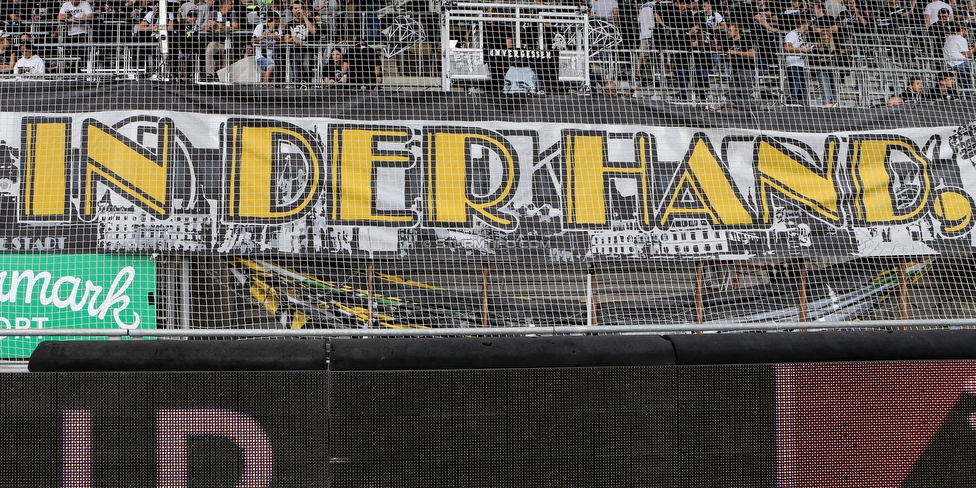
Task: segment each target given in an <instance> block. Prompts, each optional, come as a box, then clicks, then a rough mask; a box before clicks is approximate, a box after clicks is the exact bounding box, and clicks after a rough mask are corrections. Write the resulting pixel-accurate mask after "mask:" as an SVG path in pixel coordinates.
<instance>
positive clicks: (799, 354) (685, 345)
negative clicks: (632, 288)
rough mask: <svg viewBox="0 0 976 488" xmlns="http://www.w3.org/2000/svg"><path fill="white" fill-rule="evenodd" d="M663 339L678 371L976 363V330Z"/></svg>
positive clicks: (713, 336) (834, 332)
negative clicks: (799, 365)
mask: <svg viewBox="0 0 976 488" xmlns="http://www.w3.org/2000/svg"><path fill="white" fill-rule="evenodd" d="M811 325H812V324H811ZM667 338H668V339H669V340H670V341H671V342H672V343H673V344H674V351H675V360H676V361H677V364H678V365H701V364H760V363H807V362H832V361H889V360H890V361H896V360H898V361H915V360H942V359H976V330H915V331H907V330H898V331H843V332H841V331H830V332H804V333H766V334H687V335H671V336H667Z"/></svg>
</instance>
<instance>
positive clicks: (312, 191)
mask: <svg viewBox="0 0 976 488" xmlns="http://www.w3.org/2000/svg"><path fill="white" fill-rule="evenodd" d="M223 138H224V146H225V154H226V156H225V157H226V159H225V161H224V164H225V166H226V168H225V171H224V174H225V175H227V176H226V180H225V187H224V195H225V199H224V201H225V202H226V203H225V205H226V209H225V214H224V217H225V218H226V219H228V220H230V221H234V222H249V223H264V224H274V223H283V222H285V221H290V220H293V219H295V218H297V217H299V216H300V215H302V214H303V212H305V210H306V209H307V208H308V207H309V205H310V204H311V203H313V202H314V201H315V199H316V198H317V197H318V195H319V192H320V191H321V190H322V181H323V178H324V173H325V172H324V171H323V169H322V156H321V154H320V153H321V151H320V150H319V148H318V144H317V143H316V138H315V136H314V135H313V134H311V133H309V132H307V131H305V130H304V129H302V128H300V127H297V126H294V125H291V124H286V123H283V122H278V121H273V120H255V119H231V120H228V121H227V124H226V125H225V126H224V134H223Z"/></svg>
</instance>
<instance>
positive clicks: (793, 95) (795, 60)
mask: <svg viewBox="0 0 976 488" xmlns="http://www.w3.org/2000/svg"><path fill="white" fill-rule="evenodd" d="M795 24H796V27H795V28H794V29H793V30H791V31H790V32H789V33H788V34H786V38H785V39H784V40H783V52H784V53H786V57H785V60H784V61H785V64H786V71H787V75H788V78H789V82H790V95H789V97H788V98H787V103H791V104H799V105H806V102H807V74H806V65H807V63H806V57H805V55H806V54H810V53H811V52H813V49H814V47H815V46H814V45H810V44H807V43H806V42H804V40H803V35H804V34H805V33H806V32H807V29H808V28H809V27H810V22H809V21H807V20H805V19H799V18H798V19H795Z"/></svg>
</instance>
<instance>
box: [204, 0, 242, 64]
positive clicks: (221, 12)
mask: <svg viewBox="0 0 976 488" xmlns="http://www.w3.org/2000/svg"><path fill="white" fill-rule="evenodd" d="M235 5H241V4H237V3H235V2H234V0H223V1H222V2H221V3H220V6H219V7H217V8H215V9H214V14H213V15H212V16H211V17H212V18H211V21H212V24H211V26H212V27H211V29H212V31H213V33H214V36H212V37H211V39H210V40H209V42H208V43H207V48H206V51H205V53H204V59H205V63H204V69H205V72H204V80H206V81H216V80H217V70H220V69H222V68H225V67H227V66H230V53H231V50H232V49H233V38H232V34H233V32H236V31H237V30H238V28H239V27H240V23H241V21H243V12H242V11H241V10H240V9H238V8H236V7H235ZM210 7H211V8H212V5H211V6H210ZM217 34H223V39H221V38H220V37H219V36H218V35H217Z"/></svg>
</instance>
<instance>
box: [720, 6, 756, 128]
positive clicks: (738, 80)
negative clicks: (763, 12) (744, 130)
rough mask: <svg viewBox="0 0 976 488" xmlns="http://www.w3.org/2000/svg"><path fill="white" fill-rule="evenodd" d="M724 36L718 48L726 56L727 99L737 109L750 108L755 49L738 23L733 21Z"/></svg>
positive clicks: (754, 72) (754, 71)
mask: <svg viewBox="0 0 976 488" xmlns="http://www.w3.org/2000/svg"><path fill="white" fill-rule="evenodd" d="M725 35H726V38H725V39H723V40H722V41H721V42H720V43H719V46H720V50H721V51H722V52H723V53H725V55H726V56H727V62H728V66H729V69H730V70H731V79H730V86H729V88H730V89H729V99H730V101H731V102H732V105H731V107H732V108H736V109H739V110H750V109H752V106H751V103H750V95H751V93H752V87H753V82H754V79H755V74H756V49H755V46H753V44H752V42H751V41H749V40H748V39H746V38H745V37H742V33H741V31H740V29H739V24H737V23H735V22H733V23H731V24H729V25H728V29H726V31H725Z"/></svg>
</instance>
